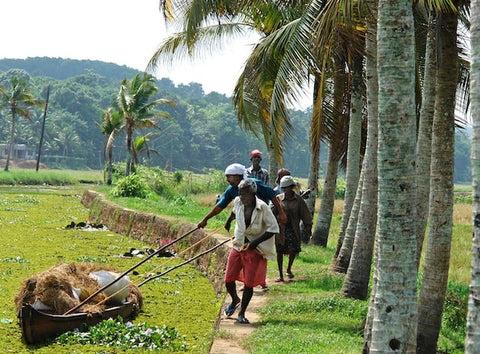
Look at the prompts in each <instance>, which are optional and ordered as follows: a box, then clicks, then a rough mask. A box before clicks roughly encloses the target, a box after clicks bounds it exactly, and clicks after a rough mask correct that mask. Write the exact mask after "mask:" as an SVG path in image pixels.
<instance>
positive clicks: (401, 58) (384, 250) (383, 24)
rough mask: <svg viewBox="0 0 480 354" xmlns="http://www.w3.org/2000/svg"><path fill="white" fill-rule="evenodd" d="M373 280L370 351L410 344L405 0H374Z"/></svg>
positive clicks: (411, 68)
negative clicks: (376, 135)
mask: <svg viewBox="0 0 480 354" xmlns="http://www.w3.org/2000/svg"><path fill="white" fill-rule="evenodd" d="M377 30H378V35H377V68H378V83H379V105H378V107H379V109H378V117H379V125H378V126H379V139H378V143H379V147H378V182H379V188H378V191H379V194H378V217H379V220H378V255H377V257H378V258H377V260H376V266H377V268H376V271H377V274H378V279H379V280H380V281H378V283H377V285H376V292H375V294H374V300H373V324H372V332H371V345H370V351H372V352H383V353H386V352H393V351H399V352H402V353H414V352H415V348H416V319H417V310H416V301H417V298H416V280H417V269H416V233H415V225H414V224H413V223H412V220H413V219H414V217H415V196H416V188H415V169H414V161H415V141H414V139H412V137H413V136H415V129H416V114H415V97H414V92H412V87H415V49H414V21H413V12H412V3H411V1H407V0H403V1H400V0H399V1H395V2H393V1H390V0H379V6H378V29H377Z"/></svg>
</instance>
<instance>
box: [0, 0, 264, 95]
mask: <svg viewBox="0 0 480 354" xmlns="http://www.w3.org/2000/svg"><path fill="white" fill-rule="evenodd" d="M158 4H159V0H82V1H78V0H77V1H72V0H0V14H1V19H0V33H1V35H0V36H1V37H0V38H1V44H0V59H1V58H13V59H25V58H28V57H55V58H69V59H90V60H101V61H105V62H111V63H116V64H119V65H126V66H128V67H131V68H134V69H137V70H142V71H143V70H145V68H146V66H147V63H148V61H149V60H150V58H151V57H152V55H153V53H154V52H155V49H156V48H157V47H158V45H159V44H160V43H161V42H162V40H163V39H164V38H166V37H168V36H169V35H170V34H171V33H172V32H173V29H170V27H168V30H167V29H166V26H165V21H164V20H163V16H162V14H161V13H160V10H159V8H158ZM254 41H255V37H253V36H252V37H250V38H243V39H238V40H234V41H231V42H230V43H228V45H227V46H226V47H225V48H223V50H222V51H219V52H218V53H215V54H212V55H208V56H204V57H203V60H202V61H200V60H197V61H190V60H183V61H181V62H179V63H174V64H173V65H172V66H168V67H165V68H164V69H162V70H159V71H157V72H156V73H155V76H156V77H157V78H159V79H160V78H163V77H168V78H170V79H171V80H172V81H173V82H174V83H175V84H177V85H178V84H180V83H182V84H188V83H190V82H198V83H200V84H202V86H203V89H204V91H205V92H206V93H209V92H211V91H216V92H219V93H223V94H226V95H227V96H231V95H232V92H233V89H234V86H235V81H236V79H237V77H238V76H239V74H240V72H241V71H242V68H243V65H244V63H245V60H246V58H247V57H248V54H249V52H250V50H251V45H252V43H253V42H254Z"/></svg>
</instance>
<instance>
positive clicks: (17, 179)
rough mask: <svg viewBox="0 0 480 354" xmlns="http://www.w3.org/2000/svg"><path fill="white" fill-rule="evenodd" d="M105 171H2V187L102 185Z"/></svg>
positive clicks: (0, 175) (0, 176)
mask: <svg viewBox="0 0 480 354" xmlns="http://www.w3.org/2000/svg"><path fill="white" fill-rule="evenodd" d="M101 181H103V171H96V170H91V171H77V170H39V171H38V172H36V171H34V170H31V169H28V170H27V169H15V170H10V171H0V185H51V186H58V185H60V186H62V185H74V184H78V183H80V182H88V183H100V182H101Z"/></svg>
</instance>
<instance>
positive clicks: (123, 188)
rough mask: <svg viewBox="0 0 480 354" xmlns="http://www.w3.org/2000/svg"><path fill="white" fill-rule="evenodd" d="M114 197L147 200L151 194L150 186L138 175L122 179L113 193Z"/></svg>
mask: <svg viewBox="0 0 480 354" xmlns="http://www.w3.org/2000/svg"><path fill="white" fill-rule="evenodd" d="M111 193H112V195H113V196H114V197H137V198H146V197H147V195H148V194H149V189H148V186H147V185H146V183H145V182H143V181H142V179H141V178H140V176H138V175H137V174H131V175H128V176H127V177H124V178H121V179H120V180H118V182H117V183H116V185H115V187H113V189H112V191H111Z"/></svg>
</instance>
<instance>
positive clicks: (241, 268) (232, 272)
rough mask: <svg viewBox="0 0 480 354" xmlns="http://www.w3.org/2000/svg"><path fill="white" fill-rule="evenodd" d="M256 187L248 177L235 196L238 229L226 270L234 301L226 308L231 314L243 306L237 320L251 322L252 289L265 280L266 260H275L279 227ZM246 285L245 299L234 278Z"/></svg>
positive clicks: (242, 182) (234, 211)
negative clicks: (249, 307) (257, 195)
mask: <svg viewBox="0 0 480 354" xmlns="http://www.w3.org/2000/svg"><path fill="white" fill-rule="evenodd" d="M256 191H257V186H256V184H255V182H254V181H252V180H249V179H245V180H242V181H241V182H240V183H239V185H238V197H236V198H235V201H234V206H233V213H234V214H235V219H236V223H235V231H234V239H233V248H232V249H231V251H230V254H229V256H228V261H227V269H226V272H225V287H226V289H227V291H228V293H229V294H230V296H231V298H232V302H231V303H230V304H229V305H228V306H227V308H226V309H225V315H226V316H231V315H233V313H234V312H235V310H236V309H237V308H238V307H239V306H240V311H239V313H238V319H237V321H238V322H239V323H242V324H248V323H250V322H249V321H248V319H247V318H246V317H245V311H246V309H247V307H248V304H249V303H250V300H251V298H252V295H253V288H254V287H255V286H257V285H261V284H262V283H264V281H265V276H266V273H267V259H275V257H276V252H275V240H274V238H273V237H272V236H273V235H274V234H276V233H278V232H279V227H278V223H277V220H276V218H275V216H274V215H273V213H272V211H271V209H270V207H269V206H268V205H267V204H266V203H265V202H264V201H262V200H260V199H259V198H257V197H256V196H255V193H256ZM237 280H238V281H242V282H243V283H244V285H245V287H244V291H243V296H242V299H241V300H240V298H239V297H238V294H237V289H236V284H235V281H237Z"/></svg>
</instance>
